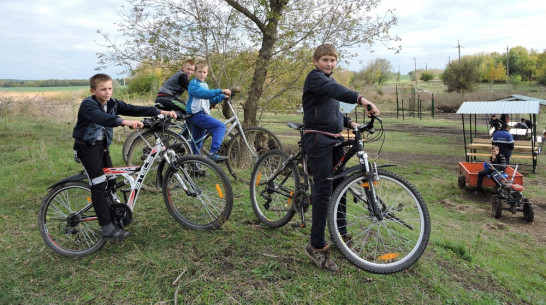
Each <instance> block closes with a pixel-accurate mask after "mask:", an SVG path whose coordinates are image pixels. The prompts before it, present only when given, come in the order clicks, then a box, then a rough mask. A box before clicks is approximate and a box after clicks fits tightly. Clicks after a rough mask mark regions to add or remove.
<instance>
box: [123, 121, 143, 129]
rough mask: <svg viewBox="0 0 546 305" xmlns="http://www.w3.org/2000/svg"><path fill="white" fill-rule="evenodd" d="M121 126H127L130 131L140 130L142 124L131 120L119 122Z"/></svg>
mask: <svg viewBox="0 0 546 305" xmlns="http://www.w3.org/2000/svg"><path fill="white" fill-rule="evenodd" d="M121 125H123V126H128V127H129V128H132V129H140V128H142V127H144V124H143V123H142V122H141V121H131V120H123V121H121Z"/></svg>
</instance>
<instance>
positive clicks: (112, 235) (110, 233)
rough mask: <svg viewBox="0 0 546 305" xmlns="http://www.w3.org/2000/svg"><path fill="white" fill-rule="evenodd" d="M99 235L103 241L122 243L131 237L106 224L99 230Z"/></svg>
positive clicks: (129, 234) (126, 232)
mask: <svg viewBox="0 0 546 305" xmlns="http://www.w3.org/2000/svg"><path fill="white" fill-rule="evenodd" d="M101 235H102V238H103V239H106V240H111V241H124V240H125V239H126V238H127V237H129V236H131V233H129V232H128V231H125V230H123V229H120V228H116V227H114V226H113V225H112V224H108V225H106V226H103V227H102V228H101Z"/></svg>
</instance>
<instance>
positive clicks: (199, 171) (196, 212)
mask: <svg viewBox="0 0 546 305" xmlns="http://www.w3.org/2000/svg"><path fill="white" fill-rule="evenodd" d="M180 181H183V182H184V183H185V184H186V185H188V187H189V188H190V190H189V193H187V192H186V191H185V190H184V189H183V187H182V186H181V183H180ZM163 200H164V202H165V205H166V206H167V210H169V212H170V213H171V215H172V217H173V218H174V219H175V220H176V221H177V222H178V223H180V224H181V225H182V226H184V227H185V228H187V229H192V230H213V229H218V228H220V227H221V226H222V225H223V224H224V223H225V222H226V221H227V220H228V219H229V216H230V215H231V210H232V208H233V190H232V188H231V182H230V181H229V179H228V177H227V176H226V174H225V173H224V171H223V170H222V168H221V167H220V166H218V165H217V164H216V163H215V162H214V161H212V160H210V159H208V158H205V157H203V156H198V155H185V156H181V157H179V158H177V160H176V161H175V162H174V164H173V165H172V166H169V168H168V169H167V171H166V173H165V176H164V180H163Z"/></svg>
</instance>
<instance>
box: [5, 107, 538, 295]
mask: <svg viewBox="0 0 546 305" xmlns="http://www.w3.org/2000/svg"><path fill="white" fill-rule="evenodd" d="M286 121H301V114H299V115H268V116H267V117H266V118H265V119H264V121H263V124H262V125H264V126H265V127H267V128H270V129H272V130H274V131H275V132H278V133H279V134H281V140H282V141H283V143H291V145H295V140H296V138H295V137H293V136H291V135H290V129H289V128H288V127H286V125H285V122H286ZM394 124H408V125H410V128H411V129H415V128H417V127H427V128H428V127H442V126H451V125H452V124H453V125H457V124H459V121H449V120H432V119H430V118H428V119H424V120H405V121H402V120H395V119H388V120H386V121H385V128H387V139H386V142H385V146H384V147H383V149H384V151H385V152H398V153H407V155H408V159H407V160H406V162H403V163H399V164H398V166H397V167H394V168H391V169H390V170H392V171H395V172H397V173H399V174H401V175H402V176H403V177H405V178H406V179H408V180H409V181H411V182H412V183H413V184H414V185H416V187H417V188H418V189H419V191H420V192H421V193H422V195H423V197H424V199H425V201H426V202H427V204H428V208H429V211H430V215H431V220H432V233H431V239H430V242H429V245H428V248H427V250H426V251H425V254H424V255H423V257H421V259H420V260H419V261H418V262H417V263H416V264H415V265H414V266H412V267H411V268H410V269H409V270H407V271H404V272H401V273H398V274H393V275H375V274H370V273H367V272H364V271H361V270H359V269H357V268H355V267H353V266H352V265H350V264H349V263H348V262H347V261H345V260H344V259H343V258H342V256H341V254H340V252H339V251H337V250H335V249H334V250H333V252H332V255H333V258H334V259H335V260H336V261H337V262H338V263H339V264H340V265H341V268H342V271H341V272H340V273H339V274H331V273H328V272H325V271H322V270H319V269H317V268H316V267H315V266H314V265H313V264H312V263H311V261H310V260H309V259H308V258H307V257H306V256H305V254H304V253H303V251H302V248H303V245H304V243H305V242H306V240H307V238H308V235H309V228H305V229H295V228H292V227H291V226H289V225H287V226H285V227H282V228H279V229H267V228H265V227H263V226H261V225H259V224H258V223H257V222H256V218H255V216H254V214H253V212H252V209H251V206H250V200H249V195H248V187H247V186H246V185H244V184H241V183H238V182H233V186H234V194H235V206H234V209H233V212H232V215H231V217H230V219H229V221H228V222H227V223H226V224H225V225H224V226H223V227H222V229H221V230H218V231H214V232H198V231H188V230H184V229H183V228H182V227H181V226H180V225H178V224H177V223H176V222H175V221H174V220H173V219H172V218H171V217H170V215H169V213H168V212H167V210H166V209H165V206H164V203H163V200H162V197H161V195H160V194H159V195H153V194H149V193H143V194H142V195H141V196H140V197H139V201H138V203H137V206H136V208H135V213H134V220H133V223H132V224H131V226H130V227H129V230H130V231H131V233H132V234H133V236H132V237H131V238H130V239H128V240H127V241H125V242H123V243H119V244H116V243H107V244H106V246H105V247H104V248H103V249H102V250H101V251H99V252H97V253H95V254H93V255H90V256H88V257H84V258H80V259H66V258H62V257H60V256H58V255H56V254H55V253H54V252H53V251H52V250H50V249H49V248H47V246H45V243H44V242H43V240H42V239H41V237H40V234H39V231H38V227H37V213H38V210H39V207H40V202H41V199H42V197H43V196H44V195H45V194H46V192H47V190H46V189H45V188H46V187H47V186H49V185H50V184H52V183H54V182H55V181H57V180H60V179H61V178H63V177H66V176H68V175H71V174H73V173H76V172H77V171H78V170H79V165H78V164H76V163H74V162H73V161H72V139H71V132H72V128H73V122H72V123H67V122H63V123H58V122H56V120H52V119H47V118H39V117H38V118H36V117H33V118H30V117H21V116H17V117H14V116H10V115H6V116H2V117H1V118H0V141H1V143H2V150H1V151H0V165H1V166H0V198H2V203H1V204H0V215H1V217H0V230H1V231H2V234H1V235H0V241H1V244H0V245H1V246H0V265H1V266H2V269H3V270H2V274H3V276H2V281H0V291H1V293H0V295H1V298H0V299H1V302H0V303H2V304H174V303H175V302H176V303H178V304H310V303H318V304H355V303H356V304H546V303H545V301H544V291H546V284H545V283H546V267H545V266H546V254H545V253H546V247H545V245H544V240H543V238H542V241H539V240H538V239H537V237H536V236H540V235H536V234H542V236H544V234H545V232H544V231H542V232H533V229H532V228H533V226H535V225H534V224H527V223H525V222H524V221H523V220H522V215H521V213H519V214H518V215H516V216H512V215H506V216H504V215H503V218H502V219H501V220H496V219H494V218H492V217H490V215H489V207H490V205H489V201H487V200H484V199H480V198H476V197H475V196H474V195H473V194H472V192H471V190H465V189H459V188H457V186H456V178H457V174H458V172H457V170H456V164H457V162H458V161H460V160H461V156H463V153H462V150H461V148H460V145H459V144H457V143H459V142H462V140H461V139H456V137H455V138H454V139H445V138H442V137H435V136H422V135H416V134H414V133H412V132H400V131H390V132H389V126H393V125H394ZM393 129H394V128H393ZM396 130H398V129H397V128H396ZM126 133H127V131H125V130H123V129H121V128H117V129H116V130H115V134H116V139H115V143H114V144H113V146H112V155H113V158H114V164H119V165H121V164H122V163H121V162H122V161H121V155H120V150H121V145H122V141H123V139H124V138H123V137H124V135H125V134H126ZM451 141H455V142H456V143H455V144H453V142H451ZM370 149H371V150H377V149H378V143H372V144H371V145H370ZM430 154H437V155H446V156H449V157H452V158H453V166H441V165H440V166H439V165H437V164H431V163H430V162H428V159H427V156H429V155H430ZM382 161H384V160H383V159H380V160H379V162H380V163H381V162H382ZM545 161H546V160H544V157H543V156H540V159H539V171H538V172H537V174H529V175H528V176H526V185H528V186H527V188H526V191H525V194H526V196H528V197H530V198H531V199H535V200H539V201H541V202H542V203H544V202H545V199H544V192H543V185H544V183H545V180H546V179H545V176H544V170H543V168H544V162H545ZM537 211H542V213H543V210H538V209H537ZM542 219H543V218H542ZM535 227H537V228H541V229H542V230H544V225H541V226H539V225H538V224H537V225H536V226H535ZM522 228H523V229H522ZM526 228H528V229H526Z"/></svg>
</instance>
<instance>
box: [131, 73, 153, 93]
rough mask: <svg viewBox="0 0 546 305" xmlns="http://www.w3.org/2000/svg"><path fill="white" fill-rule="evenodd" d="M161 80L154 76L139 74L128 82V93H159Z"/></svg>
mask: <svg viewBox="0 0 546 305" xmlns="http://www.w3.org/2000/svg"><path fill="white" fill-rule="evenodd" d="M158 87H159V80H158V79H157V78H156V77H155V75H154V74H147V73H142V72H139V73H137V74H135V75H134V76H133V77H132V78H130V79H129V80H128V81H127V93H136V94H145V93H149V92H152V91H157V88H158Z"/></svg>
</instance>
